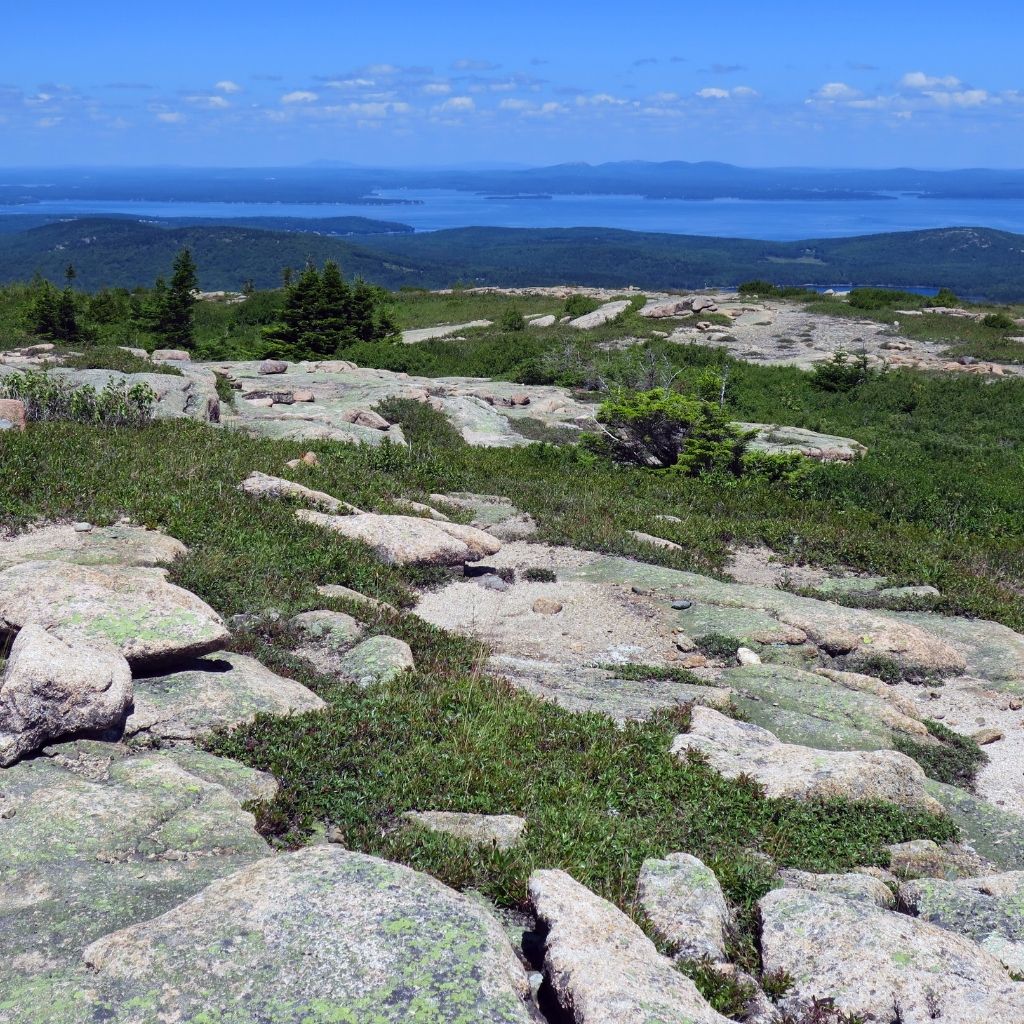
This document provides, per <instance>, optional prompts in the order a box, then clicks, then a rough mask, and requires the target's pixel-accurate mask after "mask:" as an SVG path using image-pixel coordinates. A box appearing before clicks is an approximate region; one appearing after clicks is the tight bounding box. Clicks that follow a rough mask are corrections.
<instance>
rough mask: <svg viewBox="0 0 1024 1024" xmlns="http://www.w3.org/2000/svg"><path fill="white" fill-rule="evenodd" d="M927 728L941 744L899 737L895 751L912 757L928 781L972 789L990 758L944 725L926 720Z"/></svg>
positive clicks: (895, 743) (969, 740) (895, 742)
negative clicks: (933, 780)
mask: <svg viewBox="0 0 1024 1024" xmlns="http://www.w3.org/2000/svg"><path fill="white" fill-rule="evenodd" d="M924 724H925V725H926V726H927V727H928V732H929V733H930V734H931V735H932V736H934V737H935V739H937V740H938V741H939V742H938V744H931V743H918V742H916V741H915V740H912V739H909V738H908V737H905V736H897V737H896V738H895V741H894V746H895V747H896V749H897V750H898V751H900V752H901V753H903V754H906V755H907V756H908V757H912V758H913V759H914V760H915V761H916V762H917V763H918V764H919V765H920V766H921V767H922V768H923V769H924V773H925V775H927V776H928V778H930V779H935V780H936V781H937V782H945V783H946V784H947V785H950V786H961V787H962V788H964V789H973V788H974V777H975V776H976V775H977V774H978V769H979V768H981V766H982V765H983V764H984V763H985V762H986V761H987V760H988V754H986V753H985V751H984V750H982V749H981V747H979V746H978V744H977V743H975V742H974V740H972V739H970V738H969V737H967V736H961V735H960V733H958V732H954V731H953V730H952V729H950V728H949V727H948V726H945V725H943V724H942V723H941V722H934V721H932V720H931V719H925V723H924Z"/></svg>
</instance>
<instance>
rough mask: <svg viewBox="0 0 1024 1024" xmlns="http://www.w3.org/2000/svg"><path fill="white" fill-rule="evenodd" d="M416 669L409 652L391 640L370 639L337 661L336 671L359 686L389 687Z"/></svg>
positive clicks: (402, 642) (381, 638)
mask: <svg viewBox="0 0 1024 1024" xmlns="http://www.w3.org/2000/svg"><path fill="white" fill-rule="evenodd" d="M415 668H416V662H415V660H414V658H413V655H412V649H411V648H410V647H409V645H408V644H407V643H406V642H405V641H404V640H398V639H396V638H395V637H393V636H373V637H370V639H369V640H364V641H363V642H362V643H361V644H357V645H356V646H355V647H353V648H352V650H351V651H349V652H348V653H347V654H345V655H343V656H342V657H341V658H340V659H339V669H340V673H341V674H342V675H345V676H347V677H348V678H349V679H351V680H352V681H353V682H356V683H358V684H359V685H360V686H372V685H374V684H376V683H390V682H392V681H393V680H395V679H397V678H398V677H399V676H400V675H401V674H402V673H403V672H408V671H412V670H414V669H415Z"/></svg>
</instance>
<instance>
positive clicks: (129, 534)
mask: <svg viewBox="0 0 1024 1024" xmlns="http://www.w3.org/2000/svg"><path fill="white" fill-rule="evenodd" d="M187 550H188V549H187V548H186V547H185V545H184V544H182V543H181V541H178V540H175V539H174V538H173V537H168V536H167V535H166V534H163V533H160V532H159V531H158V530H147V529H145V528H144V527H141V526H130V525H127V524H124V523H118V524H117V525H116V526H100V527H93V528H92V529H91V530H87V531H83V530H76V529H75V527H74V525H72V524H70V523H68V524H63V525H53V526H42V527H39V528H37V529H33V530H30V531H29V532H27V533H19V534H17V535H16V536H14V537H6V538H0V569H6V568H7V567H8V566H11V565H17V564H18V563H19V562H39V561H50V560H52V561H56V562H74V563H76V564H77V565H126V566H131V565H136V566H157V565H170V563H171V562H173V561H174V560H175V559H176V558H181V557H182V556H183V555H184V554H186V553H187Z"/></svg>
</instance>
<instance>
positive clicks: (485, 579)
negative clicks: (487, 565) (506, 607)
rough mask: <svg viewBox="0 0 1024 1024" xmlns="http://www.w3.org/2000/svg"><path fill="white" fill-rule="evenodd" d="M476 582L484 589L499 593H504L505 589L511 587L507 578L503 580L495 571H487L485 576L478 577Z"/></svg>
mask: <svg viewBox="0 0 1024 1024" xmlns="http://www.w3.org/2000/svg"><path fill="white" fill-rule="evenodd" d="M477 584H478V585H479V586H481V587H483V588H484V589H485V590H493V591H495V592H496V593H499V594H504V593H505V591H507V590H511V589H512V585H511V584H510V583H509V582H508V581H507V580H503V579H502V578H501V577H500V576H498V575H496V574H495V573H488V574H487V575H486V576H481V577H479V578H478V579H477Z"/></svg>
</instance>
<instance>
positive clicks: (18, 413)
mask: <svg viewBox="0 0 1024 1024" xmlns="http://www.w3.org/2000/svg"><path fill="white" fill-rule="evenodd" d="M0 423H5V424H7V425H6V426H5V427H0V429H2V430H24V429H25V403H24V402H22V401H21V400H20V399H17V398H0Z"/></svg>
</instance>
